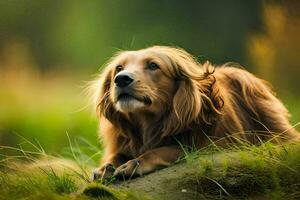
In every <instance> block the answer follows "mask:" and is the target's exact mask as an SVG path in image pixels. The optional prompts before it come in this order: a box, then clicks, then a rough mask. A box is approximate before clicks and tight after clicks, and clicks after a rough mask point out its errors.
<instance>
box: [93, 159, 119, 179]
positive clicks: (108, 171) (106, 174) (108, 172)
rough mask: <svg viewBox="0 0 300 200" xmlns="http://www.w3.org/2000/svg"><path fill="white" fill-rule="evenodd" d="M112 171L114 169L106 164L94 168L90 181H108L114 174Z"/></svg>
mask: <svg viewBox="0 0 300 200" xmlns="http://www.w3.org/2000/svg"><path fill="white" fill-rule="evenodd" d="M114 171H115V167H114V166H113V165H112V164H110V163H108V164H105V165H103V166H101V167H99V168H96V169H95V170H94V171H93V177H92V179H93V180H94V181H95V180H99V179H100V180H105V179H108V178H110V177H112V176H113V174H114Z"/></svg>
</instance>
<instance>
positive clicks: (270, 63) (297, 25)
mask: <svg viewBox="0 0 300 200" xmlns="http://www.w3.org/2000/svg"><path fill="white" fill-rule="evenodd" d="M299 10H300V1H297V0H289V1H280V2H278V1H271V2H269V1H268V2H267V3H266V4H265V5H264V9H263V20H264V25H265V26H264V27H265V30H264V32H263V33H257V34H255V35H254V36H252V37H251V38H250V40H249V53H250V54H249V55H250V59H251V60H252V62H253V65H254V66H255V67H256V71H257V73H258V74H260V75H261V76H263V77H264V78H267V79H268V80H270V81H271V82H272V83H273V84H274V86H275V88H276V90H279V91H280V92H281V93H282V94H285V95H289V94H291V93H292V94H293V95H294V96H297V95H298V96H299V95H300V90H299V87H298V86H299V74H300V64H299V52H300V37H299V35H300V12H299Z"/></svg>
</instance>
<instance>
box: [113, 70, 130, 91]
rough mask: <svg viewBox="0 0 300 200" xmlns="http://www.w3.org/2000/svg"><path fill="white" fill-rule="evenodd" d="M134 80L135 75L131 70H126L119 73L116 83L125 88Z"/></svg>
mask: <svg viewBox="0 0 300 200" xmlns="http://www.w3.org/2000/svg"><path fill="white" fill-rule="evenodd" d="M133 80H134V79H133V75H132V74H131V73H129V72H125V71H124V72H120V73H119V74H117V76H116V78H115V84H116V85H117V86H118V87H120V88H124V87H127V86H128V85H130V84H131V83H132V82H133Z"/></svg>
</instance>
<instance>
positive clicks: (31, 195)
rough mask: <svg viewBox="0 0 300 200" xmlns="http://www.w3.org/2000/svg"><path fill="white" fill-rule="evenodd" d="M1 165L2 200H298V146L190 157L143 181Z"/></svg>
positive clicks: (75, 165)
mask: <svg viewBox="0 0 300 200" xmlns="http://www.w3.org/2000/svg"><path fill="white" fill-rule="evenodd" d="M31 160H32V161H30V162H27V163H26V164H24V163H22V164H20V163H19V162H14V161H11V159H7V160H3V161H2V162H1V163H2V170H1V173H0V193H1V196H0V199H3V200H4V199H5V200H7V199H55V200H56V199H62V200H63V199H78V200H81V199H116V200H118V199H120V200H122V199H139V200H140V199H155V200H156V199H173V200H176V199H181V200H182V199H299V198H300V192H299V191H300V162H299V160H300V143H296V144H288V145H279V146H278V145H273V144H269V143H266V144H263V145H261V146H259V147H257V146H251V145H243V146H236V147H233V148H231V149H226V150H225V149H219V148H217V147H212V148H208V149H204V150H201V151H194V152H186V155H185V157H184V158H183V159H181V160H179V161H178V162H177V163H176V164H174V165H173V166H171V167H168V168H165V169H162V170H158V171H157V172H154V173H151V174H148V175H145V176H143V177H140V178H136V179H132V180H127V181H116V180H113V179H112V180H109V181H106V182H105V183H104V182H102V183H100V182H92V181H91V180H90V172H91V170H92V167H91V166H83V165H80V162H78V160H76V159H75V161H74V160H69V161H67V160H66V159H64V158H57V157H52V156H46V158H43V159H42V160H41V159H31Z"/></svg>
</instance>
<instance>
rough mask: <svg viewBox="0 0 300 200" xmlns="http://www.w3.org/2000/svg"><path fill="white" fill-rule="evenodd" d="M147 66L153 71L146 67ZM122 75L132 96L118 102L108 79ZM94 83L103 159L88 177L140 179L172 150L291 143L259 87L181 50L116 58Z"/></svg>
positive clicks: (231, 69) (292, 134)
mask: <svg viewBox="0 0 300 200" xmlns="http://www.w3.org/2000/svg"><path fill="white" fill-rule="evenodd" d="M153 62H154V63H155V64H156V66H158V67H159V68H158V69H156V68H154V69H151V68H149V67H148V65H149V63H153ZM123 70H126V71H128V72H130V73H132V74H133V75H134V79H135V80H134V82H133V84H132V86H131V88H130V90H131V92H132V93H131V94H132V95H133V96H134V98H132V99H130V100H128V99H127V100H124V101H123V102H121V100H118V94H119V93H118V92H117V86H116V85H115V83H114V79H115V77H116V75H117V74H118V73H119V71H123ZM96 85H97V86H98V89H97V91H96V95H97V98H96V107H97V114H98V115H99V118H100V127H101V135H102V138H103V140H104V144H105V154H104V156H103V159H102V163H101V167H100V168H98V169H96V171H95V178H98V177H104V178H105V177H108V176H110V175H112V173H114V175H115V176H127V177H128V176H132V175H142V174H145V173H148V172H151V171H154V170H156V169H157V168H160V167H164V166H168V165H170V164H171V163H173V162H174V161H176V160H177V159H178V158H179V157H180V155H181V154H182V148H181V147H180V145H183V146H188V147H196V148H198V149H200V148H202V147H204V146H206V145H208V144H209V143H210V142H211V141H213V142H215V143H216V144H218V145H228V144H230V143H231V142H235V141H237V140H238V141H245V142H249V143H253V144H257V143H260V142H261V141H266V140H273V141H275V142H279V141H282V140H290V139H298V138H299V136H298V133H297V132H296V131H295V129H294V128H293V127H292V126H291V125H290V124H289V122H288V118H289V114H288V111H287V109H286V108H285V107H284V105H283V104H282V103H281V101H280V100H278V99H277V98H276V97H275V95H274V93H273V92H272V90H271V89H270V86H269V84H268V83H267V82H266V81H264V80H262V79H259V78H257V77H255V76H254V75H252V74H250V73H249V72H247V71H246V70H244V69H242V68H241V67H240V66H239V65H237V64H234V63H227V64H224V65H222V66H218V67H214V66H212V65H211V64H210V63H208V62H206V63H205V64H203V65H201V64H200V63H198V62H197V61H196V59H194V58H193V56H191V55H190V54H189V53H187V52H186V51H184V50H183V49H179V48H173V47H165V46H153V47H150V48H147V49H142V50H138V51H123V52H120V53H118V54H117V55H116V56H115V57H113V58H112V60H111V62H109V63H108V64H107V66H105V68H104V71H103V72H102V73H101V75H100V78H99V79H98V80H97V81H96ZM112 166H113V167H112ZM114 168H116V170H113V169H114Z"/></svg>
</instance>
